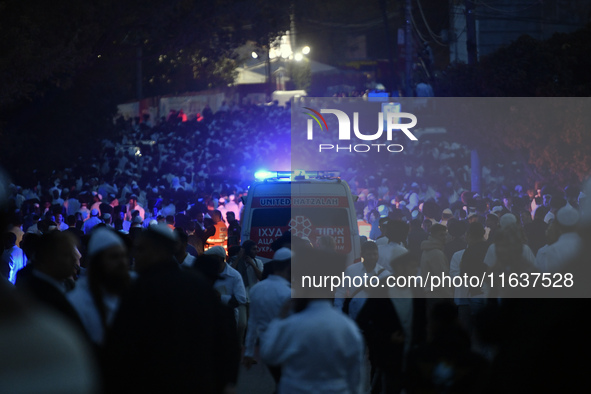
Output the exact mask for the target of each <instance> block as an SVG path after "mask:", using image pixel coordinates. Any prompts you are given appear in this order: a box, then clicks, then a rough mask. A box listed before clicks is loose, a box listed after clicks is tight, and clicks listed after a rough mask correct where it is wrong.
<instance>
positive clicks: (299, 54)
mask: <svg viewBox="0 0 591 394" xmlns="http://www.w3.org/2000/svg"><path fill="white" fill-rule="evenodd" d="M303 58H304V55H302V54H301V53H296V54H295V56H294V59H295V61H296V62H300V61H302V59H303Z"/></svg>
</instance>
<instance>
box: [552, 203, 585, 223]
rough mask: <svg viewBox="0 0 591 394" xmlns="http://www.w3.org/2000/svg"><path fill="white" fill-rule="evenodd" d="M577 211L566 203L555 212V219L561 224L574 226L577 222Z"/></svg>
mask: <svg viewBox="0 0 591 394" xmlns="http://www.w3.org/2000/svg"><path fill="white" fill-rule="evenodd" d="M579 217H580V215H579V212H578V211H577V210H576V209H575V208H573V206H572V205H570V204H566V205H565V206H564V207H562V208H560V209H559V210H558V212H557V213H556V220H558V223H560V224H562V225H563V226H567V227H571V226H575V225H576V224H577V223H578V222H579Z"/></svg>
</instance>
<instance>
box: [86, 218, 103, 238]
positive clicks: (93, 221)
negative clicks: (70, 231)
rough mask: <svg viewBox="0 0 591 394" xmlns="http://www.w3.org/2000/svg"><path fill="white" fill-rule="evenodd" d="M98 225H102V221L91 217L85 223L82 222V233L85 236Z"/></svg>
mask: <svg viewBox="0 0 591 394" xmlns="http://www.w3.org/2000/svg"><path fill="white" fill-rule="evenodd" d="M99 223H102V220H100V219H99V218H98V217H96V216H91V217H90V218H89V219H88V220H87V221H85V222H84V225H83V226H82V231H84V234H85V235H87V234H90V230H92V228H93V227H94V226H96V225H97V224H99Z"/></svg>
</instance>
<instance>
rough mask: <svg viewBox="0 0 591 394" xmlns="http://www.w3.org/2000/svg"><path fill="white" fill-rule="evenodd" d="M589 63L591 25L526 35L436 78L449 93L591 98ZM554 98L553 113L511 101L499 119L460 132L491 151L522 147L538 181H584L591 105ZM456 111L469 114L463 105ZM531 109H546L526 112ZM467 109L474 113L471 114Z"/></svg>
mask: <svg viewBox="0 0 591 394" xmlns="http://www.w3.org/2000/svg"><path fill="white" fill-rule="evenodd" d="M589 70H591V25H589V26H587V27H586V28H585V29H581V30H578V31H575V32H573V33H568V34H566V33H561V34H555V35H554V36H552V37H551V38H550V39H548V40H543V41H541V40H535V39H533V38H531V37H529V36H522V37H520V38H519V39H518V40H516V41H515V42H513V43H512V44H511V45H509V46H507V47H505V48H502V49H499V50H498V51H496V52H495V53H493V54H491V55H489V56H487V57H484V58H482V59H480V62H479V63H478V64H475V65H466V64H453V65H451V66H450V67H449V68H448V69H447V70H446V71H445V72H444V73H442V75H441V76H440V77H439V78H438V79H437V81H435V92H436V95H437V96H444V97H588V96H590V95H591V74H590V73H589ZM532 103H538V104H532V105H539V103H540V102H539V101H532ZM551 103H553V104H544V105H552V106H551V107H548V108H546V110H547V111H546V112H544V111H542V112H540V111H539V109H536V108H529V109H526V108H523V107H522V108H520V109H519V110H518V111H517V112H515V111H516V109H515V108H513V109H512V110H513V111H514V112H513V113H511V109H510V108H504V109H503V111H504V112H499V113H498V116H497V119H489V120H485V119H480V120H478V121H475V123H473V124H471V125H467V124H464V125H462V126H461V127H457V128H455V129H454V130H453V133H454V134H455V136H456V138H458V139H459V140H461V141H464V142H466V143H468V145H469V146H471V147H473V148H478V147H486V149H482V150H481V152H488V153H489V155H491V154H492V155H498V153H499V152H500V151H503V150H504V151H506V152H507V151H508V152H511V155H513V154H515V153H518V154H520V155H521V157H522V158H523V160H524V162H525V163H526V172H528V174H529V178H530V181H534V180H536V179H547V180H556V181H557V182H560V183H567V182H571V181H573V180H582V179H584V177H585V176H588V174H589V173H591V153H590V152H591V139H590V138H591V137H590V134H589V133H588V130H589V129H588V127H587V126H589V124H588V122H587V120H586V114H585V109H584V105H585V104H586V103H587V101H581V99H579V100H574V101H573V100H566V99H565V100H562V101H560V102H557V101H552V102H551ZM557 103H558V104H557ZM520 105H522V104H520ZM523 105H525V104H523ZM454 110H455V111H459V112H456V113H458V114H461V113H462V108H454ZM517 113H519V114H520V116H519V117H516V116H517V115H516V114H517ZM525 113H530V114H534V113H537V114H540V113H542V114H544V115H546V116H541V117H535V116H529V117H526V116H524V114H525ZM550 114H555V116H554V117H552V116H549V115H550ZM566 114H570V115H571V116H570V117H569V116H566ZM464 115H466V117H468V113H465V114H464ZM458 116H459V117H460V116H461V115H458ZM540 119H550V123H552V122H554V123H553V124H549V123H547V122H546V123H543V122H541V121H540ZM509 121H510V122H509ZM496 158H497V160H499V158H501V159H502V156H497V157H496Z"/></svg>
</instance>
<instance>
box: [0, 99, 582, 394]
mask: <svg viewBox="0 0 591 394" xmlns="http://www.w3.org/2000/svg"><path fill="white" fill-rule="evenodd" d="M202 115H203V116H201V117H200V118H199V119H197V118H195V119H186V117H185V118H183V115H182V114H181V113H176V112H172V113H171V114H169V116H168V117H167V118H162V119H160V120H158V121H153V120H151V119H150V118H149V117H148V116H145V117H142V118H141V119H140V118H136V119H131V120H124V119H123V118H120V119H118V120H117V121H116V127H117V129H118V132H119V135H120V138H119V139H118V140H116V141H115V140H104V141H103V142H102V144H103V150H102V155H101V156H100V157H88V158H82V160H80V161H79V162H77V163H72V166H71V167H70V168H64V169H56V170H55V171H53V172H52V173H51V175H50V176H49V177H45V178H37V179H35V178H34V177H33V178H31V179H29V180H26V181H25V182H28V183H24V184H22V185H17V184H8V182H7V184H6V187H5V188H4V189H5V190H6V192H5V193H4V194H5V195H2V194H1V193H0V198H1V199H2V200H0V202H1V203H2V205H3V208H4V210H3V216H2V218H1V219H2V220H1V224H2V225H5V224H6V230H7V231H6V232H4V233H3V238H2V240H3V253H2V258H1V262H0V264H1V266H0V268H1V272H0V273H1V277H2V278H1V279H0V281H1V283H0V293H1V294H0V316H2V317H3V319H2V321H3V322H1V323H0V331H2V332H3V336H2V339H0V347H1V349H2V351H1V353H2V354H3V357H2V361H0V363H2V368H0V392H56V393H58V392H59V393H64V392H72V393H80V392H94V393H99V392H109V393H110V392H203V393H232V392H236V391H237V390H238V392H249V391H248V390H246V389H244V388H241V387H240V384H239V374H249V373H253V371H252V368H253V366H254V365H256V364H264V365H265V367H264V368H265V369H267V370H268V371H269V373H270V375H271V376H272V378H273V379H274V382H275V383H276V384H277V387H278V388H279V392H282V393H296V392H301V393H304V392H306V393H316V392H317V393H360V392H372V393H400V392H403V391H405V392H407V393H422V392H438V393H444V392H445V393H456V392H461V393H475V392H491V393H496V392H515V393H517V392H548V391H559V390H561V391H563V390H564V388H565V387H567V385H568V384H570V383H576V382H578V380H577V379H575V377H576V372H577V371H578V368H579V364H578V362H577V360H579V352H580V351H581V350H580V349H581V348H580V347H579V346H578V345H579V344H581V343H584V342H585V339H584V338H585V334H584V332H583V331H582V329H581V328H580V326H579V325H578V319H579V317H580V313H581V312H582V311H583V310H585V306H586V304H585V300H584V299H582V298H586V297H588V294H587V293H586V292H585V291H583V292H582V293H577V291H578V289H580V287H577V289H576V290H575V289H574V288H573V292H572V293H568V295H569V297H571V298H569V299H568V300H562V299H555V298H552V294H550V293H545V294H546V297H545V298H546V299H532V298H531V297H528V298H526V299H520V298H519V295H517V296H515V294H512V293H507V294H504V293H499V294H491V293H490V288H487V287H486V286H483V287H480V288H468V287H456V288H442V289H441V292H440V293H438V294H436V296H435V297H429V296H427V297H426V295H425V294H424V293H420V289H419V290H417V289H411V288H399V289H395V290H392V289H390V290H389V291H390V292H389V293H382V294H378V295H377V296H376V295H375V294H372V292H371V289H367V288H363V287H362V286H349V287H345V286H343V287H340V288H339V289H337V291H336V295H335V294H332V293H331V292H328V291H327V292H325V293H322V292H321V293H319V296H318V297H316V298H315V299H297V298H296V299H292V298H291V297H292V289H291V285H290V282H291V260H292V257H293V256H294V255H297V254H298V253H301V254H302V256H306V257H307V258H308V260H309V261H312V262H318V261H329V260H330V259H331V258H332V254H331V251H330V250H326V249H330V243H328V244H327V245H312V246H310V245H308V244H306V242H305V240H300V239H298V238H296V237H293V238H290V237H289V234H286V235H285V237H282V238H281V239H278V240H277V241H276V242H275V244H274V245H273V250H274V251H275V255H274V258H273V260H271V261H270V262H265V263H263V261H262V260H261V259H260V258H257V245H256V244H255V243H254V242H252V241H250V242H249V241H245V242H241V240H240V219H241V214H242V208H243V206H242V201H241V197H242V196H243V195H245V194H246V193H247V191H248V185H249V184H250V183H251V182H252V180H253V175H254V173H255V172H256V171H257V170H259V169H261V168H270V169H271V168H286V167H288V166H289V155H290V151H289V148H290V111H289V108H283V107H281V106H278V105H276V103H275V104H274V105H265V106H257V105H245V106H242V107H239V106H235V105H228V106H223V107H222V109H221V110H219V111H218V112H216V113H212V112H211V111H202ZM469 153H470V152H469V151H468V150H467V148H466V147H465V146H463V145H461V144H459V143H449V142H446V141H441V140H437V139H432V140H426V141H425V143H424V144H421V145H420V146H417V147H415V148H413V152H412V155H409V157H412V158H409V159H408V161H406V162H404V163H402V162H400V163H397V162H393V163H388V164H387V165H385V166H382V165H381V164H379V163H377V162H376V163H371V162H369V163H364V164H360V165H359V166H358V167H356V168H347V169H346V170H344V171H341V178H342V179H344V180H346V181H347V182H348V183H349V184H350V186H351V189H352V191H353V194H355V195H357V196H359V199H358V200H357V201H356V203H355V209H356V213H357V218H358V226H359V231H360V235H361V238H362V243H361V257H362V262H356V263H355V264H353V265H352V266H350V267H348V268H347V269H346V271H345V272H346V273H347V274H348V275H351V276H352V277H356V276H363V275H365V274H367V275H369V276H376V277H378V278H379V280H385V279H386V278H387V277H389V276H392V275H417V274H418V275H424V274H425V273H426V272H430V273H431V274H445V275H449V276H452V277H456V276H462V275H464V274H469V275H475V276H481V275H485V274H487V273H492V272H495V273H498V272H506V273H507V274H510V273H524V272H532V273H533V272H538V273H549V274H553V275H554V274H562V273H571V274H573V275H575V281H577V278H581V277H583V275H585V274H586V273H587V270H588V268H587V266H586V265H585V264H584V263H586V262H587V260H588V253H589V251H588V250H587V249H588V248H589V245H590V243H589V242H588V241H589V240H590V239H589V231H590V228H591V202H590V201H589V198H588V196H589V193H590V192H591V185H589V184H582V185H579V184H576V185H575V184H573V185H553V184H551V183H549V182H545V183H544V182H538V183H536V184H535V185H529V186H525V187H524V186H521V185H519V184H517V183H516V182H515V181H514V179H513V178H512V177H513V176H515V174H509V173H508V172H504V173H501V172H500V167H499V168H486V167H485V168H484V171H483V172H484V173H483V190H486V192H483V193H476V192H472V191H470V190H469V180H470V179H469V177H470V171H469V167H468V164H467V163H468V160H469V159H468V158H469ZM378 166H379V167H378ZM505 171H506V169H505ZM17 183H18V182H17ZM559 186H560V187H559ZM585 188H586V189H585ZM0 191H2V189H1V188H0ZM222 232H223V233H224V234H225V235H224V237H223V238H220V234H221V233H222ZM300 261H301V260H300ZM577 275H579V276H577ZM579 280H580V279H579ZM577 283H579V282H577ZM417 291H419V293H417ZM549 294H550V295H549ZM576 298H580V299H576ZM4 317H6V319H4ZM6 322H10V323H6ZM240 365H242V366H243V367H242V369H240ZM548 368H549V369H550V370H551V372H550V373H546V372H545V371H546V370H547V369H548ZM240 390H242V391H240Z"/></svg>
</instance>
